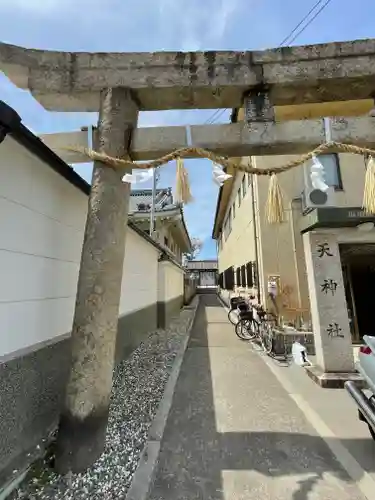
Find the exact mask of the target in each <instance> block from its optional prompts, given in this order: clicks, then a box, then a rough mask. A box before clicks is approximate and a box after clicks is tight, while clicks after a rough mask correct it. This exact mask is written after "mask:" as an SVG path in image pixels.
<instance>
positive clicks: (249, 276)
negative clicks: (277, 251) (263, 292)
mask: <svg viewBox="0 0 375 500" xmlns="http://www.w3.org/2000/svg"><path fill="white" fill-rule="evenodd" d="M246 279H247V286H248V287H249V288H252V287H253V286H254V281H253V263H252V262H248V263H247V264H246Z"/></svg>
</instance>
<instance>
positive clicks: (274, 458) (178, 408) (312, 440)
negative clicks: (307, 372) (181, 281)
mask: <svg viewBox="0 0 375 500" xmlns="http://www.w3.org/2000/svg"><path fill="white" fill-rule="evenodd" d="M207 318H208V319H207ZM216 332H218V333H217V335H221V336H222V337H221V338H222V339H224V341H223V340H222V341H220V342H216V340H215V339H216V338H218V337H217V335H216ZM226 334H227V335H228V336H229V335H233V336H234V332H233V329H232V327H230V325H229V324H228V323H227V319H226V313H225V311H224V309H223V308H222V307H221V305H220V303H219V301H218V299H217V298H216V296H213V295H206V296H202V297H201V304H200V306H199V310H198V313H197V316H196V320H195V323H194V326H193V330H192V334H191V338H190V342H189V347H188V349H187V351H186V353H185V357H184V361H183V365H182V368H181V372H180V376H179V379H178V382H177V386H176V390H175V394H174V398H173V403H172V408H171V412H170V414H169V417H168V422H167V426H166V429H165V433H164V437H163V441H162V444H161V452H160V456H159V463H158V468H157V471H156V476H155V482H154V485H153V487H152V489H151V492H150V495H149V500H159V499H160V500H161V499H162V500H172V499H173V500H180V499H181V500H182V499H184V500H190V499H202V500H203V499H204V500H224V499H225V500H232V499H233V500H248V499H249V500H253V499H254V500H255V499H257V500H260V499H262V500H263V499H264V500H266V499H268V498H269V499H271V498H272V499H275V500H277V499H280V500H281V499H291V498H292V499H293V500H310V499H311V500H313V499H314V500H317V499H321V500H323V499H324V500H333V499H335V498H337V499H340V500H349V499H351V500H357V499H358V500H359V499H363V496H362V495H361V494H360V493H359V490H358V489H357V487H356V486H355V485H354V484H353V481H352V479H351V478H349V476H348V475H347V473H346V472H345V471H344V469H343V468H342V467H341V465H340V464H339V462H338V461H337V460H336V458H335V457H334V456H333V454H332V452H331V451H330V449H329V448H328V446H327V444H326V443H325V442H324V441H323V439H322V438H320V437H319V436H317V435H316V433H315V431H314V430H313V428H312V427H311V426H310V424H309V423H308V422H307V420H306V418H305V417H304V415H303V413H302V412H301V410H300V409H299V408H298V407H297V406H296V404H295V403H294V402H293V401H292V399H291V398H290V397H289V396H288V394H287V393H286V392H285V390H284V389H283V388H282V386H281V385H280V384H279V382H278V381H277V379H276V378H275V376H274V375H273V374H272V373H271V372H270V370H269V369H268V367H267V366H266V365H265V363H264V362H263V361H262V360H261V359H260V358H259V356H258V355H257V354H256V353H253V352H251V351H249V350H246V349H245V347H244V346H243V344H242V343H241V342H240V341H238V344H234V343H233V338H230V339H229V337H226ZM226 338H228V345H226V341H225V339H226ZM229 340H230V341H229ZM215 342H216V343H215ZM226 378H227V379H228V380H226ZM246 394H247V395H248V397H247V398H246V397H245V395H246ZM372 467H373V468H374V467H375V463H374V464H372ZM373 470H374V469H373ZM356 479H358V480H359V479H360V478H356Z"/></svg>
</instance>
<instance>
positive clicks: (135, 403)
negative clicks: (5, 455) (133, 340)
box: [15, 309, 193, 500]
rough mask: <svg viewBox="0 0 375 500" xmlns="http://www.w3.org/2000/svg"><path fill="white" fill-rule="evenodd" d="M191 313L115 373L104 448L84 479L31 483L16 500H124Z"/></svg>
mask: <svg viewBox="0 0 375 500" xmlns="http://www.w3.org/2000/svg"><path fill="white" fill-rule="evenodd" d="M192 315H193V310H192V309H185V310H183V311H182V312H181V314H180V316H179V317H178V318H176V319H175V320H172V322H171V324H170V325H169V327H168V329H167V330H157V331H155V332H153V333H151V334H150V335H149V337H148V338H147V339H146V340H145V341H144V342H143V343H142V344H141V345H140V346H139V347H138V348H137V349H136V350H135V351H134V352H133V353H132V354H131V355H130V357H129V359H127V360H126V361H124V362H122V363H121V364H120V365H119V366H118V367H117V368H116V370H115V374H114V385H113V390H112V402H111V409H110V417H109V424H108V430H107V442H106V448H105V452H104V453H103V455H102V456H101V457H100V459H99V460H98V461H97V462H96V463H95V464H94V465H93V466H92V467H91V468H90V469H89V470H88V471H87V472H86V473H84V474H77V475H75V474H73V475H70V477H67V476H66V477H59V476H57V475H56V474H54V473H53V472H52V471H49V470H45V471H43V473H42V474H38V475H37V476H35V477H31V478H29V480H28V481H27V482H26V484H23V485H22V486H21V488H19V490H18V492H17V494H16V497H15V498H19V499H24V500H25V499H28V500H32V499H53V500H73V499H74V500H81V499H82V500H89V499H90V500H112V499H113V500H114V499H125V497H126V493H127V490H128V488H129V486H130V483H131V480H132V477H133V474H134V472H135V469H136V468H137V465H138V461H139V458H140V454H141V452H142V450H143V447H144V444H145V442H146V439H147V433H148V429H149V426H150V424H151V422H152V420H153V418H154V416H155V413H156V410H157V408H158V405H159V402H160V400H161V398H162V396H163V392H164V387H165V384H166V382H167V380H168V377H169V374H170V372H171V369H172V365H173V361H174V358H175V356H176V354H177V352H178V350H179V348H180V346H181V344H182V341H183V340H184V338H186V335H187V329H188V326H189V324H190V321H191V319H192Z"/></svg>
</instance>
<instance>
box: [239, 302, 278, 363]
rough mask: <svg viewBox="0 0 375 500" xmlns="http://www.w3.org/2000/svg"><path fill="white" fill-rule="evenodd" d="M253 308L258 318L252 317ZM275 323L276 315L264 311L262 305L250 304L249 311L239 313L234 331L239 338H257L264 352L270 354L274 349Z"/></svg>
mask: <svg viewBox="0 0 375 500" xmlns="http://www.w3.org/2000/svg"><path fill="white" fill-rule="evenodd" d="M254 309H255V311H256V312H257V316H258V320H257V319H255V318H254V312H253V310H254ZM275 323H276V316H275V315H274V314H273V313H271V312H269V311H266V310H265V309H264V308H263V307H262V306H252V309H251V311H246V312H244V313H242V314H241V313H240V319H239V321H238V323H237V324H236V326H235V332H236V335H237V337H239V338H240V339H241V340H255V339H258V340H259V341H260V344H261V346H262V348H263V350H264V352H265V353H266V354H268V355H271V354H272V352H273V350H274V335H273V327H274V324H275Z"/></svg>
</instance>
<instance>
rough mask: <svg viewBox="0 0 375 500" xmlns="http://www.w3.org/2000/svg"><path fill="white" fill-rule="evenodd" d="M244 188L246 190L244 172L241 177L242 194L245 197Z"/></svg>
mask: <svg viewBox="0 0 375 500" xmlns="http://www.w3.org/2000/svg"><path fill="white" fill-rule="evenodd" d="M246 190H247V186H246V174H244V176H243V177H242V196H243V197H244V198H245V195H246Z"/></svg>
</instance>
